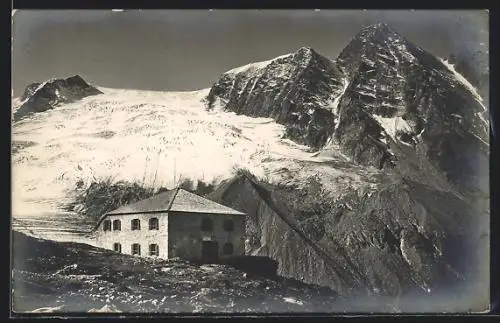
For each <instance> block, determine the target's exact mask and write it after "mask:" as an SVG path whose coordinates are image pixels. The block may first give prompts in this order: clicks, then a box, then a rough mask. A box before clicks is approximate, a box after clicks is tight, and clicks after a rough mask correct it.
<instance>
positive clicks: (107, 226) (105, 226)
mask: <svg viewBox="0 0 500 323" xmlns="http://www.w3.org/2000/svg"><path fill="white" fill-rule="evenodd" d="M102 228H103V230H104V231H111V220H105V221H104V223H103V224H102Z"/></svg>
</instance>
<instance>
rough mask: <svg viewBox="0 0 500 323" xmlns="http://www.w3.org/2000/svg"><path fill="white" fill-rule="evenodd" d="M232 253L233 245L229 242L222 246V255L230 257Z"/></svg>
mask: <svg viewBox="0 0 500 323" xmlns="http://www.w3.org/2000/svg"><path fill="white" fill-rule="evenodd" d="M233 251H234V247H233V244H232V243H230V242H227V243H225V244H224V246H223V247H222V253H223V254H225V255H232V254H233Z"/></svg>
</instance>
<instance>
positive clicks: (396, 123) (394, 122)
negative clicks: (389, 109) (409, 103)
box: [373, 115, 412, 140]
mask: <svg viewBox="0 0 500 323" xmlns="http://www.w3.org/2000/svg"><path fill="white" fill-rule="evenodd" d="M373 118H374V119H375V120H377V122H378V123H379V124H380V125H381V126H382V128H384V130H385V132H386V133H387V134H388V135H389V136H391V138H393V139H394V140H396V133H397V132H399V131H404V132H412V129H411V127H410V125H408V123H407V122H406V121H405V120H403V118H402V117H392V118H385V117H381V116H378V115H373Z"/></svg>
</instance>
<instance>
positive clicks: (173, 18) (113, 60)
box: [12, 10, 489, 96]
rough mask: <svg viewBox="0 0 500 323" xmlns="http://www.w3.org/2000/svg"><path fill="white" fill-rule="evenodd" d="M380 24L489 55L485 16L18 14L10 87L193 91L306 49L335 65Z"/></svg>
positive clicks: (446, 48) (444, 49) (425, 43)
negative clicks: (52, 83)
mask: <svg viewBox="0 0 500 323" xmlns="http://www.w3.org/2000/svg"><path fill="white" fill-rule="evenodd" d="M378 21H382V22H385V23H387V24H389V25H390V26H391V27H392V28H393V29H395V30H396V31H397V32H399V33H400V34H402V35H403V36H404V37H406V38H407V39H408V40H410V41H411V42H413V43H414V44H415V45H418V46H421V47H423V48H424V49H426V50H428V51H430V52H431V53H433V54H435V55H438V56H441V57H447V56H449V55H450V54H452V53H455V52H457V51H463V50H464V49H467V50H471V49H476V48H479V46H488V24H489V22H488V12H487V11H486V10H446V11H439V10H431V11H422V10H413V11H410V10H397V11H396V10H365V11H363V10H320V11H315V10H211V11H209V10H131V11H127V10H125V11H122V12H116V11H111V10H16V12H15V14H13V15H12V87H13V91H14V96H19V95H21V94H22V92H23V91H24V89H25V87H26V86H27V85H28V84H30V83H33V82H43V81H45V80H47V79H50V78H65V77H69V76H73V75H75V74H79V75H81V76H82V77H83V78H84V79H85V80H86V81H87V82H89V83H91V84H94V85H97V86H102V87H110V88H124V89H140V90H154V91H157V90H161V91H183V90H197V89H202V88H207V87H210V86H211V85H212V84H213V83H214V82H216V80H217V78H218V77H219V76H220V74H222V73H224V72H225V71H227V70H229V69H231V68H234V67H238V66H241V65H245V64H248V63H251V62H256V61H262V60H267V59H271V58H273V57H276V56H280V55H283V54H287V53H290V52H294V51H296V50H297V49H298V48H300V47H302V46H310V47H312V48H314V49H315V50H317V51H318V52H320V53H322V54H323V55H325V56H327V57H329V58H331V59H335V58H336V57H337V55H338V54H339V53H340V51H341V50H342V49H343V48H344V47H345V46H346V45H347V44H348V43H349V41H350V40H351V39H352V38H353V37H354V36H355V35H356V33H357V32H358V31H359V30H360V28H361V27H362V26H363V25H365V24H370V23H375V22H378ZM481 44H482V45H481Z"/></svg>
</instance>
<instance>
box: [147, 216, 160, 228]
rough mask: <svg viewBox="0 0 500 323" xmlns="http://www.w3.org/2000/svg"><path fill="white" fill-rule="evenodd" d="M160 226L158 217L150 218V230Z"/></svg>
mask: <svg viewBox="0 0 500 323" xmlns="http://www.w3.org/2000/svg"><path fill="white" fill-rule="evenodd" d="M158 228H159V224H158V218H151V219H149V230H158Z"/></svg>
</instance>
